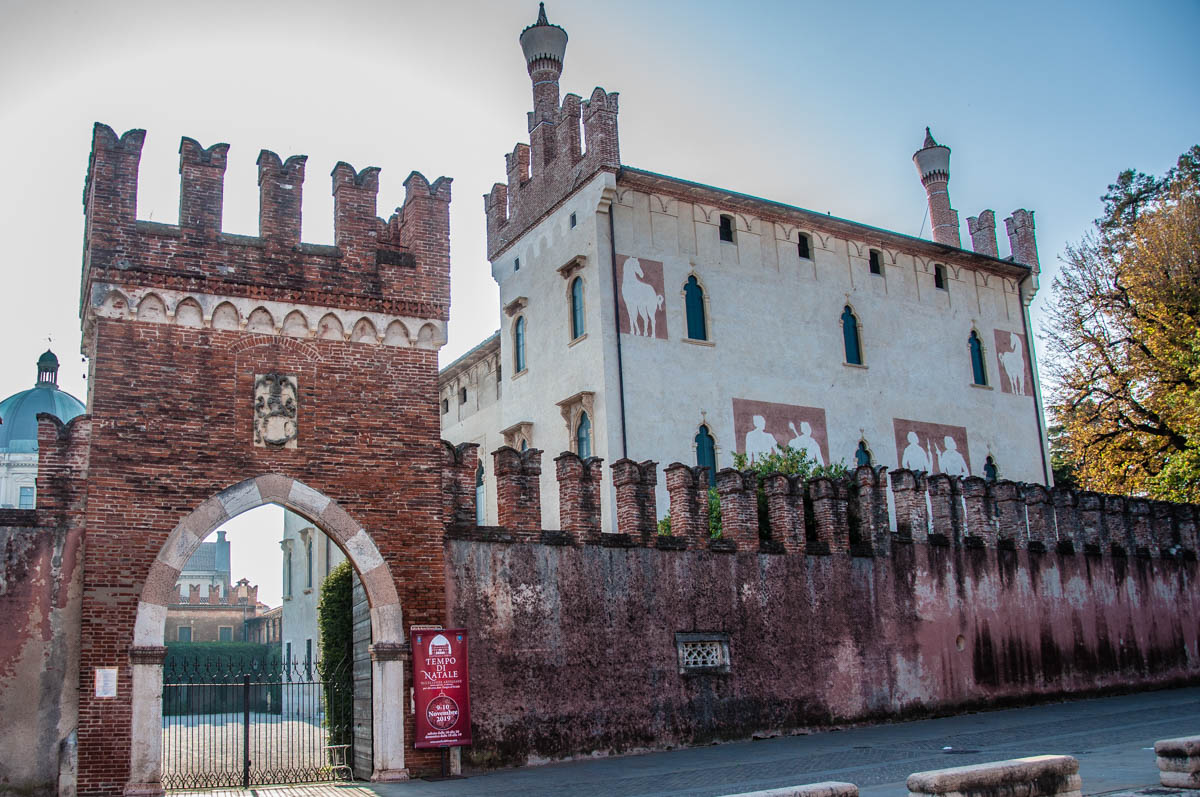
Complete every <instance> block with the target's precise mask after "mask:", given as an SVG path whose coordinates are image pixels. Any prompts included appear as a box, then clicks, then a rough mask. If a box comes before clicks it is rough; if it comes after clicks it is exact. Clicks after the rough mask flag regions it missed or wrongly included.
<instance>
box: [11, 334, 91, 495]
mask: <svg viewBox="0 0 1200 797" xmlns="http://www.w3.org/2000/svg"><path fill="white" fill-rule="evenodd" d="M85 411H86V408H85V407H84V405H83V402H82V401H80V400H79V399H77V398H75V397H74V396H72V395H71V394H70V393H67V392H66V391H64V390H59V387H58V358H57V357H55V356H54V352H52V351H50V350H48V349H47V350H46V352H45V353H44V354H43V355H42V356H41V357H39V358H38V361H37V382H36V383H35V384H34V386H33V387H31V388H29V389H28V390H22V391H21V392H20V393H14V394H13V395H11V396H9V397H8V398H6V399H4V400H3V401H0V508H4V509H33V508H34V506H35V505H36V502H37V458H38V441H37V416H38V414H39V413H42V412H47V413H50V414H51V415H53V416H55V417H57V418H58V419H59V420H60V421H62V422H63V423H67V422H69V421H70V420H71V419H72V418H74V417H76V416H78V415H82V414H83V413H84V412H85Z"/></svg>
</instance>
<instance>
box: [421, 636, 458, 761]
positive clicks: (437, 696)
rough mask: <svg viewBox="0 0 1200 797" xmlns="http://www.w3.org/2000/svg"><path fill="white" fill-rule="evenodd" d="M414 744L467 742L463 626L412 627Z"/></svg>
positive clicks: (448, 744)
mask: <svg viewBox="0 0 1200 797" xmlns="http://www.w3.org/2000/svg"><path fill="white" fill-rule="evenodd" d="M410 634H411V639H412V652H413V690H414V699H413V703H414V707H415V708H416V714H417V739H416V742H415V743H414V744H413V746H414V747H460V746H463V745H469V744H470V743H471V694H470V678H469V671H468V668H467V630H466V629H465V628H447V629H442V630H428V629H420V630H417V629H414V630H412V631H411V632H410Z"/></svg>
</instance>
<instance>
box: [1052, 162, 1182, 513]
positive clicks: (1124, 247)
mask: <svg viewBox="0 0 1200 797" xmlns="http://www.w3.org/2000/svg"><path fill="white" fill-rule="evenodd" d="M1102 200H1103V201H1104V206H1105V213H1104V216H1103V217H1102V218H1100V219H1097V221H1096V225H1095V229H1094V230H1093V231H1092V232H1090V233H1089V234H1088V235H1086V236H1085V237H1084V239H1083V240H1082V241H1081V242H1080V243H1078V244H1076V245H1074V246H1070V247H1068V248H1067V253H1066V255H1065V257H1064V258H1063V260H1064V263H1063V268H1062V270H1061V272H1060V273H1059V275H1058V277H1056V278H1055V280H1054V298H1053V300H1052V304H1051V307H1050V309H1049V314H1048V324H1047V327H1046V328H1045V330H1044V331H1045V333H1046V337H1047V339H1048V342H1049V350H1050V353H1051V358H1050V374H1051V377H1052V379H1051V382H1052V394H1051V405H1050V409H1051V412H1052V413H1053V415H1054V416H1055V419H1056V422H1057V426H1059V427H1061V432H1060V433H1059V434H1058V437H1057V444H1058V446H1059V447H1060V450H1061V452H1062V454H1063V461H1062V462H1061V464H1062V465H1064V466H1073V471H1074V477H1075V478H1076V479H1077V480H1078V483H1079V485H1080V486H1081V487H1083V488H1085V489H1091V490H1099V491H1104V492H1114V493H1125V494H1138V495H1148V496H1151V497H1154V498H1162V499H1167V500H1174V501H1200V390H1198V389H1197V387H1198V384H1200V146H1196V147H1192V148H1191V149H1189V150H1188V151H1187V152H1185V153H1184V154H1183V155H1182V156H1181V157H1180V159H1179V162H1178V164H1177V165H1176V167H1175V168H1173V169H1171V170H1170V171H1168V172H1167V174H1166V175H1164V176H1163V177H1161V178H1160V177H1154V176H1150V175H1145V174H1142V173H1134V172H1133V171H1126V172H1122V173H1121V174H1120V175H1119V176H1118V178H1117V182H1116V183H1113V184H1112V185H1110V186H1109V189H1108V193H1106V194H1105V195H1104V196H1103V197H1102Z"/></svg>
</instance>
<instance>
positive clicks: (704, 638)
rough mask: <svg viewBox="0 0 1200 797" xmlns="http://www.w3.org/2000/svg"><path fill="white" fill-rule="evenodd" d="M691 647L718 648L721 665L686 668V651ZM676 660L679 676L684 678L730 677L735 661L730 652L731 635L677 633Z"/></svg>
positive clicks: (701, 632) (718, 632) (717, 632)
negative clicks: (702, 676)
mask: <svg viewBox="0 0 1200 797" xmlns="http://www.w3.org/2000/svg"><path fill="white" fill-rule="evenodd" d="M690 645H704V646H717V647H718V649H719V653H718V656H719V658H720V660H721V661H720V663H719V664H716V665H713V666H695V665H692V666H686V665H685V664H684V656H685V649H686V648H687V647H688V646H690ZM675 658H676V662H677V665H678V668H679V674H680V675H682V676H684V677H690V676H697V675H729V674H730V671H731V670H732V666H733V659H732V656H731V655H730V651H729V634H727V633H725V632H723V631H676V632H675Z"/></svg>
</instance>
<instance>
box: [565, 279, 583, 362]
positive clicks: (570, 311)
mask: <svg viewBox="0 0 1200 797" xmlns="http://www.w3.org/2000/svg"><path fill="white" fill-rule="evenodd" d="M576 285H579V325H580V326H581V327H582V330H581V331H580V332H579V334H578V335H576V334H575V295H574V290H575V286H576ZM567 329H568V330H569V331H570V333H571V335H570V342H569V343H568V344H567V345H569V346H573V345H575V344H576V343H578V342H579V341H581V340H583V339H584V338H586V337H587V280H585V279H584V278H583V275H582V274H577V275H575V276H574V277H571V278H570V279H568V280H567Z"/></svg>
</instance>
